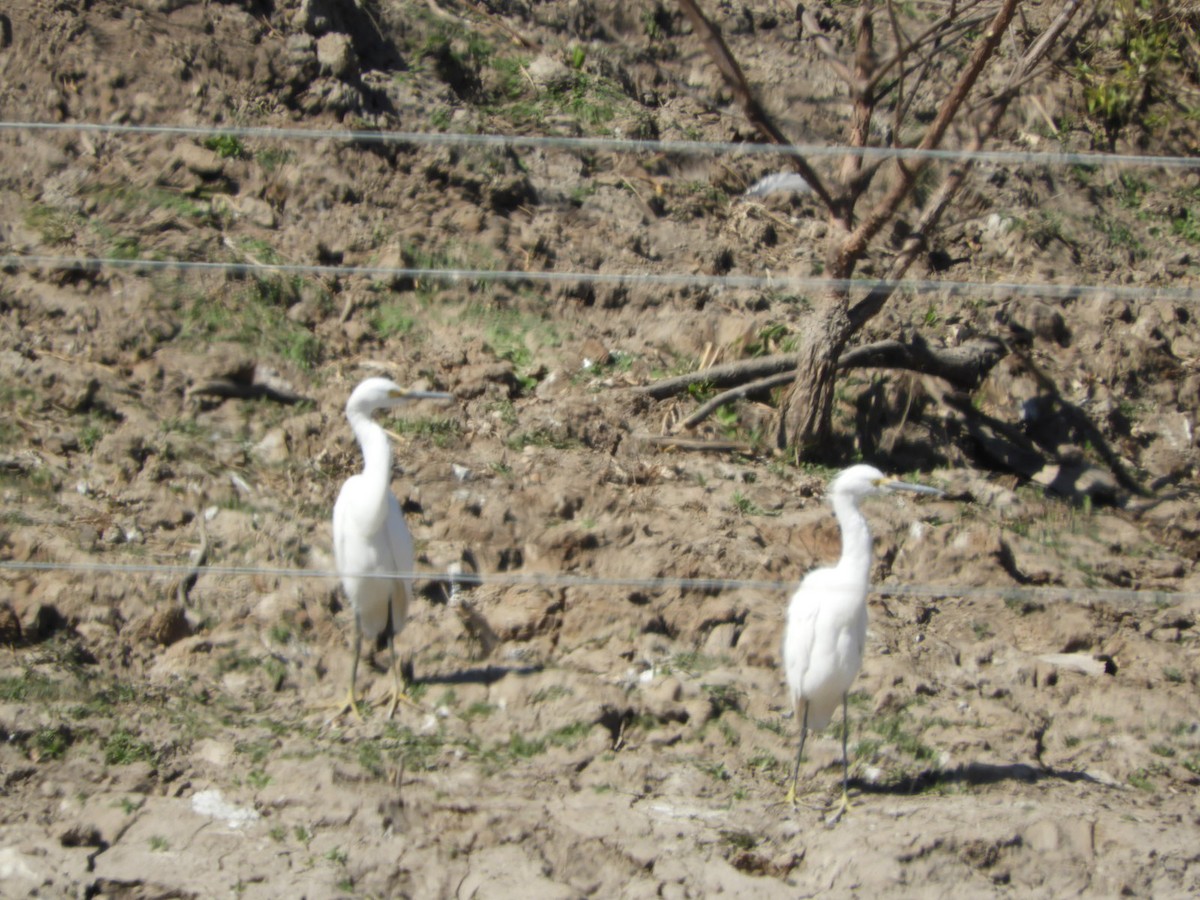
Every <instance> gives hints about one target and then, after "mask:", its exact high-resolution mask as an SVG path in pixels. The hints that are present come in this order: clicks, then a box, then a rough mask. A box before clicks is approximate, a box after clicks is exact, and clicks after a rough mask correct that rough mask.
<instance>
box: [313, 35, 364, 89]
mask: <svg viewBox="0 0 1200 900" xmlns="http://www.w3.org/2000/svg"><path fill="white" fill-rule="evenodd" d="M317 63H318V65H320V67H321V73H322V74H324V75H332V76H333V77H334V78H340V79H343V80H344V79H347V78H352V77H353V76H354V75H355V74H356V72H357V70H358V56H357V55H356V54H355V52H354V44H353V42H351V40H350V37H349V35H345V34H338V33H336V32H334V33H332V34H326V35H322V36H321V37H319V38H318V39H317Z"/></svg>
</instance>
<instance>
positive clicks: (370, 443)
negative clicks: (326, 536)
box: [346, 407, 392, 534]
mask: <svg viewBox="0 0 1200 900" xmlns="http://www.w3.org/2000/svg"><path fill="white" fill-rule="evenodd" d="M346 418H347V419H349V420H350V427H351V428H352V429H354V436H355V437H356V438H358V445H359V447H361V448H362V455H363V470H362V475H361V476H360V477H361V478H362V479H363V481H364V482H365V487H364V489H363V490H360V491H359V492H358V494H357V497H358V500H357V508H356V509H355V517H354V518H355V524H356V525H357V526H358V528H359V529H360V530H361V532H362V533H363V534H374V533H375V532H377V531H379V530H380V529H381V528H382V527H383V522H384V519H385V518H386V517H387V508H388V497H389V496H390V495H389V493H388V490H389V488H390V487H391V483H392V447H391V442H390V441H389V440H388V436H387V433H386V432H385V431H384V430H383V428H382V427H381V426H379V425H377V424H376V423H375V422H374V420H372V419H371V416H370V413H365V412H363V411H362V410H360V409H357V408H353V407H351V408H348V409H347V410H346Z"/></svg>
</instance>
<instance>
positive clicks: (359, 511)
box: [333, 378, 452, 718]
mask: <svg viewBox="0 0 1200 900" xmlns="http://www.w3.org/2000/svg"><path fill="white" fill-rule="evenodd" d="M449 399H452V398H451V395H450V394H443V393H437V392H434V391H406V390H404V389H403V388H401V387H400V386H399V385H397V384H396V383H395V382H393V381H391V380H389V379H387V378H368V379H367V380H366V381H364V382H363V383H362V384H360V385H359V386H358V387H356V388H355V389H354V391H353V392H352V393H351V394H350V399H349V401H347V403H346V418H347V419H349V420H350V427H351V428H352V429H353V430H354V436H355V437H356V438H357V439H358V444H359V446H360V447H361V448H362V455H363V470H362V472H361V473H359V474H358V475H352V476H351V477H350V478H348V479H346V483H345V484H344V485H342V490H341V492H340V493H339V494H338V498H337V502H336V503H335V504H334V506H333V553H334V558H335V559H336V561H337V570H338V574H339V575H340V576H341V580H342V589H343V590H344V591H345V592H346V598H347V599H348V600H349V601H350V605H351V606H352V607H353V608H354V663H353V664H352V665H351V667H350V693H349V696H348V698H347V701H346V707H345V708H344V709H348V710H349V711H351V712H353V713H354V714H355V715H356V716H358V717H359V718H361V717H362V714H361V713H360V712H359V709H358V703H357V701H356V700H355V697H354V688H355V684H356V682H357V678H358V659H359V656H360V654H361V652H362V639H363V636H364V635H365V636H366V638H367V640H369V641H373V640H375V639H376V638H377V637H378V636H379V634H380V633H381V632H382V631H383V630H384V629H385V628H387V627H388V621H389V619H390V620H391V629H390V632H389V634H388V644H389V646H390V647H391V650H392V684H393V691H392V702H391V705H390V706H389V707H388V716H389V717H390V716H391V715H392V713H394V712H395V710H396V704H397V703H399V702H400V700H401V698H402V697H403V696H404V687H403V682H402V678H401V675H400V662H399V659H398V657H397V654H396V635H397V634H398V633H399V632H400V630H401V629H402V628H403V627H404V619H405V616H406V615H407V614H408V606H409V603H410V602H411V601H412V581H411V580H410V579H401V578H397V579H390V578H382V577H379V576H382V575H390V574H396V575H401V574H408V575H411V573H412V571H413V564H414V560H413V540H412V535H411V534H410V533H409V530H408V526H407V525H406V524H405V522H404V514H403V513H402V512H401V510H400V504H399V503H398V502H397V500H396V497H395V495H394V494H393V493H392V490H391V480H392V448H391V444H390V442H389V441H388V436H387V433H386V432H385V431H384V430H383V428H382V427H381V426H379V425H378V424H377V423H376V422H374V421H373V420H372V419H371V414H372V413H373V412H375V411H376V410H378V409H386V408H389V407H393V406H399V405H401V404H404V403H409V402H412V401H415V400H449Z"/></svg>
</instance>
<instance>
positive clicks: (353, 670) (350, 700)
mask: <svg viewBox="0 0 1200 900" xmlns="http://www.w3.org/2000/svg"><path fill="white" fill-rule="evenodd" d="M361 654H362V623H361V622H360V621H359V620H358V612H357V610H356V611H355V613H354V662H352V663H351V664H350V692H349V693H348V694H347V695H346V705H345V706H343V707H342V710H341V711H342V712H343V713H347V712H350V713H354V718H356V719H358V720H359V721H360V722H361V721H362V719H363V715H362V710H360V709H359V708H358V700H357V699H355V696H354V688H355V686H356V685H357V684H358V658H359V656H360V655H361Z"/></svg>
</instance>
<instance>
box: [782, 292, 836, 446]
mask: <svg viewBox="0 0 1200 900" xmlns="http://www.w3.org/2000/svg"><path fill="white" fill-rule="evenodd" d="M852 333H853V326H852V325H851V322H850V316H849V315H848V313H847V298H846V296H845V295H844V294H842V295H839V296H833V297H830V298H828V300H827V301H826V303H825V305H824V308H823V311H822V312H820V313H819V314H818V316H817V317H816V321H814V322H812V323H811V325H810V327H809V328H808V329H807V330H806V331H805V332H804V336H803V337H802V338H801V340H800V347H799V349H798V350H797V351H796V380H795V381H793V382H792V386H791V387H790V388H789V389H788V392H787V396H786V397H784V400H783V405H782V407H781V409H780V414H779V425H778V429H777V431H776V435H775V442H776V445H777V446H778V447H779V448H780V449H781V450H783V449H787V448H789V447H790V448H791V449H792V450H793V452H794V453H795V454H796V455H797V457H798V458H800V459H805V458H809V457H811V456H812V455H813V453H814V452H816V451H818V450H819V449H820V448H823V447H827V446H829V433H830V426H831V422H832V415H833V393H834V386H835V384H836V383H837V379H836V375H837V369H838V357H840V356H841V355H842V348H844V347H845V346H846V341H847V340H849V338H850V335H851V334H852Z"/></svg>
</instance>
